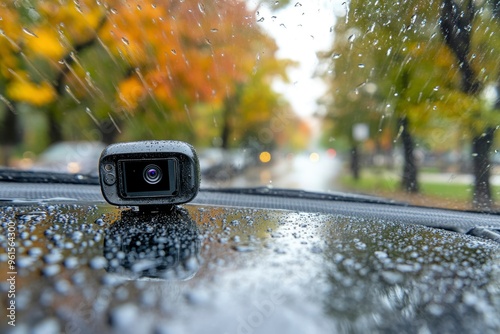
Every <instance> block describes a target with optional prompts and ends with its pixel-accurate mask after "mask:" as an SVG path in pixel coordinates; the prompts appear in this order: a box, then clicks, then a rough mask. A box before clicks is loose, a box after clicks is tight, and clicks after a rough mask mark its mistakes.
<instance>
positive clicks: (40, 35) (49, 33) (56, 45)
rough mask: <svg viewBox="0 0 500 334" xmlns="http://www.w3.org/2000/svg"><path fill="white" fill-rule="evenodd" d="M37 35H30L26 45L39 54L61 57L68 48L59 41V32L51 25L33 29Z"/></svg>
mask: <svg viewBox="0 0 500 334" xmlns="http://www.w3.org/2000/svg"><path fill="white" fill-rule="evenodd" d="M33 33H34V34H35V35H36V36H37V37H34V36H28V37H27V38H26V46H27V47H28V48H29V49H30V50H32V52H36V53H37V54H38V55H40V56H43V57H46V58H49V59H52V60H58V59H61V58H62V57H63V56H64V55H65V54H66V53H67V50H66V48H64V47H63V46H62V44H61V42H60V41H59V37H58V35H57V32H56V31H55V30H53V29H52V28H51V27H47V26H43V27H40V28H38V29H36V30H34V31H33Z"/></svg>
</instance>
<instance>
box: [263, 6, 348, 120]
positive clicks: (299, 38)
mask: <svg viewBox="0 0 500 334" xmlns="http://www.w3.org/2000/svg"><path fill="white" fill-rule="evenodd" d="M344 2H345V1H341V0H305V1H300V2H297V1H293V0H292V1H291V4H290V6H288V7H287V8H285V9H283V10H280V11H277V12H271V11H270V10H268V9H267V8H262V7H261V9H260V10H259V13H258V15H257V22H258V24H259V25H261V26H262V28H264V29H265V30H266V31H268V32H269V34H271V35H272V36H273V37H274V39H275V40H276V42H277V44H278V47H279V51H278V54H277V55H278V57H280V58H288V59H292V60H295V61H296V62H298V63H299V66H298V67H297V68H293V69H291V70H290V71H289V76H290V80H291V83H290V84H283V83H276V84H275V89H276V90H278V91H279V92H281V93H282V94H283V95H285V97H286V98H287V99H288V100H289V101H290V103H291V104H292V107H293V108H294V110H295V112H296V113H297V114H298V115H300V116H303V117H307V116H311V115H312V114H313V113H314V112H315V111H316V110H317V107H316V100H317V99H318V98H319V97H320V96H321V95H322V94H323V93H324V92H325V88H326V87H325V85H324V83H323V81H322V80H321V79H319V78H313V75H314V72H315V70H316V67H317V65H318V58H317V56H316V53H317V52H318V51H326V50H328V49H330V48H331V47H332V43H333V37H334V34H333V26H334V24H335V21H336V19H335V15H343V14H345V11H346V5H345V4H343V3H344Z"/></svg>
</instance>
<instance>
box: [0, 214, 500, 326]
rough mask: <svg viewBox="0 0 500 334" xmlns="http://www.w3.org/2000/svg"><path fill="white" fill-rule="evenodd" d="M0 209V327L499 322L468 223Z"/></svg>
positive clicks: (497, 289) (487, 248)
mask: <svg viewBox="0 0 500 334" xmlns="http://www.w3.org/2000/svg"><path fill="white" fill-rule="evenodd" d="M0 221H1V224H2V229H3V230H4V231H7V230H8V228H9V227H10V226H14V227H15V230H16V244H17V247H16V254H15V257H16V268H15V269H16V274H15V277H16V291H15V305H16V317H15V319H16V327H11V326H9V325H8V324H7V321H5V318H4V320H2V324H1V327H0V330H1V331H2V332H5V331H9V332H10V331H12V332H31V331H32V330H35V331H41V332H43V333H56V332H68V333H69V332H71V333H96V332H104V333H105V332H119V333H195V332H203V333H277V332H282V333H320V332H327V331H328V332H384V333H386V332H394V333H400V332H419V333H420V332H421V333H428V332H452V331H458V332H478V333H488V332H491V333H497V332H499V331H500V318H499V317H498V314H500V284H499V282H500V279H499V277H500V276H499V247H498V244H497V243H495V242H493V241H488V240H482V239H479V238H476V237H473V236H469V235H463V234H459V233H455V232H450V231H444V230H438V229H432V228H428V227H425V226H421V225H412V224H401V223H394V222H391V221H382V220H369V219H359V218H353V217H348V216H342V215H335V214H311V213H301V212H294V211H284V210H259V209H244V208H228V207H219V206H200V205H185V206H183V207H179V208H177V209H175V210H174V211H173V212H171V213H168V214H154V215H140V214H136V213H133V212H131V211H119V210H117V209H116V208H113V207H110V206H107V205H101V204H99V205H98V206H96V205H73V204H71V205H69V204H64V205H55V204H41V205H36V206H22V205H21V206H4V207H2V208H1V209H0ZM0 238H2V239H1V242H2V244H3V245H5V246H7V244H8V239H7V234H6V233H3V234H2V236H1V237H0ZM5 249H7V247H5ZM0 257H1V258H0V267H1V275H2V280H1V281H2V290H3V292H2V296H1V300H2V307H3V308H4V310H5V308H6V307H7V305H8V303H9V299H8V298H7V292H8V289H9V285H8V284H6V282H7V279H8V278H9V277H10V275H8V274H7V273H9V272H11V271H12V270H10V269H11V268H9V265H8V255H7V254H6V253H4V254H2V255H0Z"/></svg>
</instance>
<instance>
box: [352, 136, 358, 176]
mask: <svg viewBox="0 0 500 334" xmlns="http://www.w3.org/2000/svg"><path fill="white" fill-rule="evenodd" d="M351 172H352V177H353V178H354V179H355V180H359V152H358V147H357V145H356V144H354V145H353V147H352V149H351Z"/></svg>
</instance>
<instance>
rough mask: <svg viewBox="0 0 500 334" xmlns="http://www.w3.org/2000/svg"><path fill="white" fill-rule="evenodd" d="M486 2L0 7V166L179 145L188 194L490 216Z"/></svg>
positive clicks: (80, 162) (92, 162)
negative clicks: (362, 202) (259, 190)
mask: <svg viewBox="0 0 500 334" xmlns="http://www.w3.org/2000/svg"><path fill="white" fill-rule="evenodd" d="M499 32H500V1H497V0H484V1H479V0H478V1H472V0H470V1H460V0H434V1H423V0H410V1H404V2H393V1H385V0H359V1H342V0H330V1H329V0H314V1H303V2H302V1H287V0H260V1H253V0H246V1H245V0H218V1H190V0H184V1H158V0H131V1H127V0H72V1H70V0H43V1H35V0H16V1H3V2H2V1H0V119H1V122H0V154H1V156H0V158H1V160H0V165H2V166H5V167H9V168H15V169H23V170H25V169H28V170H33V171H39V170H51V171H56V172H65V173H83V174H95V173H97V172H98V168H97V163H98V162H97V161H98V158H99V154H100V152H101V151H102V149H103V148H104V147H105V146H106V145H108V144H111V143H116V142H126V141H139V140H152V139H154V140H181V141H185V142H188V143H190V144H192V145H193V146H194V147H195V148H196V150H197V152H198V155H199V159H200V165H201V173H202V183H201V186H202V188H203V187H205V188H208V187H210V188H221V187H224V188H227V187H238V188H242V187H243V188H245V187H258V186H270V187H276V188H293V189H301V190H311V191H321V192H333V191H334V192H338V191H342V192H348V193H362V194H369V195H376V196H381V197H387V198H392V199H397V200H399V201H404V202H409V203H413V204H417V205H425V206H434V207H445V208H452V209H460V210H471V209H474V210H481V211H492V210H494V211H498V210H500V175H499V174H500V152H499V151H498V150H499V148H500V140H499V139H498V137H499V136H498V135H497V129H498V128H499V124H500V94H499V89H500V68H499V64H500V62H499V57H500V56H499V55H500V39H499V37H498V35H499V34H498V33H499Z"/></svg>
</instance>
